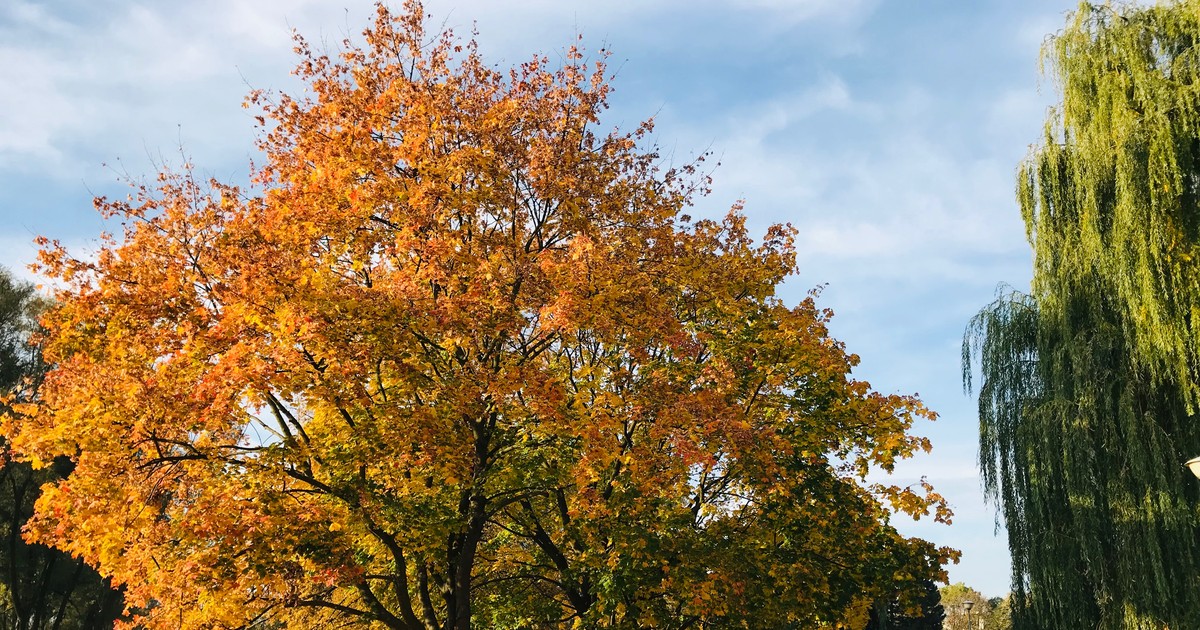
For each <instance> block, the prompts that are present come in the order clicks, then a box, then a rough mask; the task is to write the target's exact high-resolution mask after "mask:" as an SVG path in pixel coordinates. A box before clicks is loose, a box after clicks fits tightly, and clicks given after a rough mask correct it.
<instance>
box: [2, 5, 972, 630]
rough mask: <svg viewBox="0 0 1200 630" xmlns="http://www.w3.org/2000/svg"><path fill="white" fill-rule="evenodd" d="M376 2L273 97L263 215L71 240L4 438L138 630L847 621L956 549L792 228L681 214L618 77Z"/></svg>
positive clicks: (133, 213) (225, 201)
mask: <svg viewBox="0 0 1200 630" xmlns="http://www.w3.org/2000/svg"><path fill="white" fill-rule="evenodd" d="M424 23H425V20H424V16H423V13H422V10H421V7H420V6H419V5H418V4H416V3H409V4H408V5H407V6H406V10H405V11H404V12H403V13H401V14H398V15H393V14H391V13H389V12H388V11H387V10H386V9H384V8H382V7H381V8H380V9H379V11H378V16H377V19H376V21H375V22H374V24H373V26H372V27H371V28H369V29H367V30H366V31H365V33H364V43H363V44H362V45H361V46H360V45H355V44H353V43H351V42H346V43H345V44H344V48H343V49H342V50H341V51H340V52H339V53H337V54H322V53H319V52H316V51H314V50H312V49H311V48H310V46H309V45H308V44H307V43H306V42H305V41H304V40H303V39H300V38H298V39H297V49H296V50H297V52H298V54H299V56H300V63H299V66H298V69H297V74H298V75H299V77H300V78H301V79H302V80H303V81H304V82H305V84H306V86H307V90H306V91H305V93H304V96H300V97H293V96H289V95H286V94H285V95H270V94H265V93H255V94H253V95H252V96H251V98H250V99H249V102H248V106H250V107H253V108H260V109H261V111H262V118H261V119H260V120H261V121H262V123H263V126H264V131H263V134H264V135H263V136H262V140H261V149H262V150H263V152H264V153H265V156H266V158H265V159H266V161H265V164H264V165H263V166H262V167H261V169H260V170H259V171H257V175H256V182H257V184H258V188H256V189H255V190H256V191H259V192H253V191H247V190H242V189H238V188H235V187H232V186H227V185H222V184H219V183H216V182H201V181H197V180H196V179H195V178H194V177H193V176H192V173H191V171H189V170H187V169H184V170H183V171H181V172H174V173H171V172H166V173H163V174H161V175H160V176H159V178H158V181H157V183H154V184H149V185H145V186H142V187H140V188H139V189H138V190H137V192H136V194H135V195H134V198H133V200H132V201H129V202H122V201H109V200H104V199H100V200H98V201H97V205H98V207H99V208H100V210H101V211H102V212H103V213H104V214H105V215H106V216H108V217H113V218H115V219H116V220H120V221H122V222H123V224H124V229H123V231H122V233H121V234H120V235H118V236H115V237H111V238H109V239H108V240H106V241H105V244H104V245H103V246H102V247H101V248H100V251H99V252H98V254H97V255H96V256H95V257H94V258H90V259H86V260H85V259H79V258H74V257H72V256H71V255H70V254H69V253H68V252H66V251H65V250H64V249H63V248H61V247H60V246H58V245H57V244H53V243H47V244H46V246H45V248H44V250H43V252H42V257H41V260H42V270H43V271H44V272H45V273H46V274H48V275H50V276H51V277H53V278H55V279H56V280H57V283H58V284H57V286H60V287H62V288H61V289H60V290H58V291H57V292H56V294H55V304H54V306H53V307H52V309H51V310H50V312H49V313H48V314H47V315H46V316H45V318H44V322H45V325H46V327H47V329H48V330H47V332H46V335H45V338H46V346H45V352H46V356H47V357H48V358H49V360H50V361H51V362H52V363H53V364H54V369H53V370H52V371H51V372H50V373H49V374H47V376H46V379H45V383H44V385H43V387H42V391H41V396H40V399H39V400H38V401H37V402H36V404H31V405H25V406H23V407H21V408H20V409H19V410H18V412H19V414H18V415H17V417H15V418H14V419H13V420H12V421H11V422H10V424H9V429H8V432H9V434H10V436H11V439H12V440H13V444H14V445H15V447H16V448H18V449H19V450H20V452H21V453H23V454H24V455H25V456H26V457H28V458H29V459H30V460H31V461H33V462H34V463H35V464H39V463H40V464H44V463H45V462H49V461H51V460H52V458H54V457H58V456H62V455H66V456H68V457H70V458H71V460H72V462H73V463H74V466H75V470H74V472H73V474H72V475H71V477H70V478H69V479H68V480H66V481H61V482H59V483H57V484H55V486H53V487H51V488H49V489H48V490H47V491H46V493H45V494H44V495H43V497H42V499H41V500H40V501H39V502H38V514H37V516H36V517H35V519H34V521H33V522H32V523H31V525H30V535H31V536H32V537H33V538H34V539H36V540H38V541H41V542H46V543H51V544H54V545H56V546H58V547H60V548H62V549H66V550H69V551H70V552H71V553H75V554H79V555H81V556H82V557H83V558H85V559H87V560H88V561H89V562H92V563H94V564H96V565H97V566H99V567H100V570H101V571H102V572H103V573H104V574H105V575H109V576H112V579H113V580H114V581H115V582H116V583H119V584H122V585H124V586H125V588H126V589H127V598H128V600H129V601H130V602H131V604H132V605H135V606H138V607H140V608H141V610H142V613H143V615H142V617H141V618H140V619H139V620H138V623H140V624H144V625H145V626H146V627H163V628H167V627H169V628H181V627H183V628H190V627H206V628H207V627H245V626H247V625H251V624H256V623H263V624H266V623H280V624H286V625H288V626H289V627H291V626H295V627H328V626H330V625H333V624H338V625H359V626H362V627H367V626H370V627H386V628H425V629H434V628H445V629H466V628H470V627H485V628H558V627H595V628H603V627H611V628H635V627H657V628H687V627H692V628H699V627H705V628H720V627H760V628H766V627H772V628H816V627H831V626H832V625H833V624H836V623H838V622H839V621H840V620H842V619H843V618H844V617H846V616H847V615H849V614H851V613H852V612H853V611H854V610H856V609H859V608H861V607H862V606H863V604H864V602H870V601H872V600H874V599H876V598H877V597H879V596H881V595H883V594H884V593H887V594H892V593H896V592H906V591H915V590H917V589H919V588H920V585H921V584H922V580H925V579H928V578H931V577H937V576H940V575H941V566H942V565H943V564H944V563H945V562H946V561H947V560H948V558H950V557H952V556H953V554H954V552H952V551H950V550H947V549H938V548H935V547H934V546H933V545H932V544H930V543H928V542H926V541H923V540H919V539H911V538H905V537H903V536H901V535H899V534H898V533H897V532H896V530H895V529H893V527H892V526H891V525H890V524H889V520H890V518H892V516H893V514H895V513H897V512H899V513H903V514H907V515H912V516H914V517H921V516H925V515H930V514H932V516H933V517H934V518H937V519H938V520H946V519H947V518H948V511H947V510H946V508H945V505H944V503H943V501H942V500H941V497H939V496H938V495H936V494H935V493H933V491H932V489H931V488H929V487H928V485H925V484H916V485H914V486H909V487H896V486H889V485H886V484H878V483H870V482H868V481H867V480H866V477H867V473H868V471H869V470H871V469H883V470H890V469H891V468H892V466H893V464H894V462H895V461H896V460H898V459H900V458H904V457H908V456H910V455H911V454H913V453H914V452H915V451H918V450H927V449H928V448H929V443H928V441H927V440H925V439H923V438H919V437H915V436H913V435H911V434H910V433H909V430H910V427H911V425H912V423H913V422H914V420H916V419H918V418H933V416H934V414H933V413H932V412H930V411H928V410H927V409H926V408H925V407H924V406H923V405H922V404H921V402H920V401H919V400H917V399H916V398H914V397H909V396H902V395H883V394H879V393H876V392H874V391H872V390H871V388H870V386H869V385H868V384H867V383H865V382H862V381H858V380H855V379H853V378H852V377H851V375H850V372H851V369H852V368H853V367H854V365H855V364H856V363H857V361H858V359H857V357H856V356H855V355H853V354H849V353H848V352H846V350H845V348H844V346H843V345H842V344H841V343H840V342H838V341H836V340H834V339H833V338H831V337H830V336H829V333H828V330H827V323H828V319H829V317H830V315H831V314H830V313H829V311H827V310H823V309H821V308H819V307H818V306H817V305H816V302H815V300H814V297H813V296H810V297H808V298H807V299H804V300H802V301H801V302H800V303H798V304H795V305H793V306H788V305H785V304H784V303H783V301H782V300H781V299H780V298H778V297H776V294H775V291H776V288H777V287H778V286H779V284H780V283H781V282H782V281H783V280H784V278H786V277H787V276H788V275H789V274H791V273H792V272H793V270H794V265H795V254H794V251H793V245H792V239H793V234H794V230H793V229H792V228H790V227H787V226H774V227H771V228H769V229H768V231H767V233H766V235H765V236H764V237H763V238H762V239H760V240H757V241H756V240H754V239H752V238H751V237H750V235H749V234H748V232H747V229H746V223H745V218H744V216H743V215H742V213H741V211H740V208H734V209H733V210H732V211H731V212H730V213H729V214H728V215H727V216H726V217H725V218H724V219H723V220H720V221H712V220H695V219H692V218H690V217H689V216H687V215H686V214H684V211H685V210H686V209H687V208H688V206H689V205H690V204H691V203H692V201H693V200H694V199H695V197H696V196H697V195H699V194H702V193H703V192H704V187H705V186H706V178H705V177H704V176H703V175H702V174H701V173H698V172H697V167H696V165H695V164H689V165H683V166H680V167H677V168H668V167H666V166H665V165H664V164H663V161H662V160H661V159H660V158H659V156H658V155H657V154H656V153H655V152H654V150H653V148H652V147H650V148H648V147H646V144H647V140H646V134H647V133H648V132H649V131H650V129H651V125H650V124H649V123H646V124H644V125H641V126H640V127H638V128H637V129H636V130H634V131H632V132H622V131H619V130H618V131H613V132H610V133H605V134H601V133H599V132H598V131H597V128H598V126H599V125H600V122H599V116H600V114H601V113H602V111H603V110H604V109H605V103H606V97H607V95H608V93H609V89H610V88H609V85H608V83H607V79H606V75H605V68H604V64H603V59H596V60H589V59H588V58H586V57H585V56H584V55H583V53H581V52H580V51H578V50H577V49H575V48H571V49H569V50H567V51H566V52H565V54H564V63H562V64H561V65H559V66H552V65H551V64H550V62H549V61H548V60H547V59H546V58H544V57H536V58H533V59H531V60H530V61H528V62H526V63H524V64H522V65H520V66H518V67H515V68H512V69H509V70H500V69H496V68H494V67H491V66H488V65H486V64H485V63H484V61H483V60H482V59H481V58H480V56H479V54H478V52H477V49H476V47H475V45H474V43H473V42H466V43H463V42H461V41H460V40H457V39H456V38H455V37H454V36H453V35H452V34H450V33H438V34H430V33H427V32H426V31H425V30H424Z"/></svg>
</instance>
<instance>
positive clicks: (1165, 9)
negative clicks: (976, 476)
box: [963, 0, 1200, 630]
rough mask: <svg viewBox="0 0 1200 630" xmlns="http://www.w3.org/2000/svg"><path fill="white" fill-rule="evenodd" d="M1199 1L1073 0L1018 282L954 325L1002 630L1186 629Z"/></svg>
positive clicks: (1198, 592)
mask: <svg viewBox="0 0 1200 630" xmlns="http://www.w3.org/2000/svg"><path fill="white" fill-rule="evenodd" d="M1198 39H1200V2H1196V1H1195V0H1186V1H1177V2H1165V3H1161V4H1159V5H1157V6H1154V7H1146V6H1139V5H1135V4H1129V5H1126V4H1105V5H1103V6H1097V5H1090V4H1083V5H1081V6H1080V8H1079V10H1078V11H1077V12H1076V13H1075V14H1074V15H1073V16H1072V17H1071V18H1070V20H1069V22H1068V24H1067V27H1066V28H1065V29H1064V30H1063V31H1061V32H1060V33H1058V34H1057V35H1055V36H1054V37H1053V38H1051V39H1050V40H1049V41H1048V43H1047V45H1046V48H1045V53H1044V54H1045V59H1046V62H1047V68H1048V70H1049V74H1050V75H1051V77H1052V78H1053V79H1054V81H1055V83H1056V84H1057V85H1058V86H1059V87H1060V88H1061V91H1062V103H1061V105H1060V106H1059V107H1057V108H1055V109H1053V110H1051V112H1050V117H1049V120H1048V121H1047V124H1046V130H1045V134H1044V138H1043V141H1042V143H1041V145H1040V146H1038V147H1036V148H1035V149H1033V151H1032V152H1031V154H1030V155H1029V157H1028V159H1027V160H1026V161H1025V162H1024V163H1023V164H1022V165H1021V168H1020V172H1019V177H1018V187H1017V188H1018V190H1017V192H1018V200H1019V202H1020V205H1021V211H1022V214H1023V217H1024V219H1025V224H1026V230H1027V233H1028V236H1029V240H1030V243H1031V244H1032V246H1033V253H1034V279H1033V285H1032V289H1031V292H1030V293H1029V294H1024V293H1022V292H1019V291H1010V290H1005V291H1002V292H1001V293H1000V295H999V296H998V297H997V300H996V301H995V302H994V303H993V304H991V305H989V306H988V307H987V308H986V309H984V311H982V312H981V313H980V314H979V315H978V316H977V317H976V318H975V319H974V320H973V321H972V323H971V324H970V327H969V328H968V332H967V337H966V339H965V340H964V346H963V348H964V375H965V376H966V377H967V382H968V385H969V384H970V380H971V376H972V366H971V362H972V361H973V360H978V361H979V372H978V374H979V375H980V376H981V377H982V378H981V380H980V383H979V385H980V388H979V415H980V452H981V454H980V458H981V466H982V474H983V480H984V484H985V486H986V488H987V490H988V492H989V494H990V496H991V497H992V498H993V499H994V500H995V501H996V502H997V503H998V505H999V507H1000V511H1001V514H1002V516H1003V519H1004V522H1005V524H1006V526H1007V530H1008V536H1009V547H1010V549H1011V551H1012V557H1013V595H1012V612H1013V621H1014V626H1015V627H1017V628H1038V629H1055V628H1062V629H1064V630H1065V629H1071V628H1085V627H1086V628H1163V627H1171V628H1190V627H1200V589H1198V588H1197V586H1198V584H1197V582H1196V577H1195V576H1196V575H1197V573H1198V569H1200V519H1197V514H1200V511H1198V510H1200V487H1198V486H1197V483H1196V480H1195V479H1194V478H1193V477H1192V476H1191V475H1190V474H1189V473H1188V472H1187V471H1186V470H1185V469H1183V468H1182V466H1181V465H1180V464H1181V462H1183V461H1185V460H1187V459H1189V458H1191V457H1193V456H1195V455H1197V454H1200V423H1198V422H1197V419H1196V417H1195V412H1196V410H1197V402H1198V400H1197V392H1198V391H1200V388H1198V387H1197V384H1198V383H1200V380H1198V379H1197V378H1196V375H1197V373H1198V372H1197V370H1198V368H1200V361H1198V356H1197V348H1198V347H1200V346H1198V339H1200V336H1198V334H1197V333H1198V332H1200V331H1198V330H1197V328H1196V326H1198V325H1200V319H1198V318H1197V315H1198V314H1200V284H1198V279H1200V273H1198V271H1200V268H1197V266H1196V265H1197V264H1200V263H1198V260H1197V254H1198V253H1200V251H1198V248H1200V231H1198V230H1200V207H1198V205H1197V204H1198V202H1200V99H1198V98H1197V95H1198V94H1200V56H1198V55H1197V51H1198V50H1200V48H1197V46H1196V44H1197V41H1198Z"/></svg>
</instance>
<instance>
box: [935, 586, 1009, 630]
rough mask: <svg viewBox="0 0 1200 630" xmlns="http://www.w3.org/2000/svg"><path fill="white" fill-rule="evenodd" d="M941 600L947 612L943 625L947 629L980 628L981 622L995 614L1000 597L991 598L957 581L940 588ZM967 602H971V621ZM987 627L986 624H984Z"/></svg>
mask: <svg viewBox="0 0 1200 630" xmlns="http://www.w3.org/2000/svg"><path fill="white" fill-rule="evenodd" d="M938 596H939V601H940V602H941V605H942V608H943V609H944V610H945V612H946V618H945V622H944V623H943V627H944V628H945V629H946V630H978V629H979V624H980V622H984V623H985V624H986V620H988V619H990V618H991V617H992V616H993V608H994V606H995V603H996V602H997V601H999V600H998V599H989V598H988V597H986V596H985V595H984V594H983V593H980V592H979V591H977V590H975V589H973V588H971V587H969V586H967V585H966V584H963V583H962V582H956V583H954V584H948V585H946V586H943V587H942V588H940V589H939V590H938ZM966 602H971V615H970V623H968V617H967V608H966V605H965V604H966ZM984 627H985V628H986V627H987V626H986V625H985V626H984Z"/></svg>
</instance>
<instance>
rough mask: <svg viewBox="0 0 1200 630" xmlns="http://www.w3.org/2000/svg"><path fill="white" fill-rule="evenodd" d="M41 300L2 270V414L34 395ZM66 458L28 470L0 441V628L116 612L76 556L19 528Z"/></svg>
mask: <svg viewBox="0 0 1200 630" xmlns="http://www.w3.org/2000/svg"><path fill="white" fill-rule="evenodd" d="M43 302H44V301H43V300H42V299H41V298H40V296H39V295H38V294H37V291H36V290H35V289H34V287H33V285H32V284H29V283H26V282H21V281H19V280H17V279H16V278H14V277H13V276H12V274H11V273H10V272H9V271H8V270H7V269H5V268H3V267H0V413H2V412H3V411H4V410H5V409H6V408H8V407H9V406H11V405H12V404H14V403H17V404H19V403H20V402H22V401H28V400H30V399H31V398H32V397H34V396H36V395H37V389H38V384H39V382H40V381H41V378H42V375H43V374H45V371H46V366H45V364H44V362H43V361H42V358H41V353H40V352H39V350H38V348H37V346H36V345H35V344H31V343H30V338H31V336H33V335H35V334H36V333H37V328H38V326H37V315H38V313H39V312H41V311H42V310H43V309H44V308H45V304H44V303H43ZM70 467H71V463H70V461H68V459H67V458H65V457H60V458H56V460H55V461H54V462H53V463H52V465H49V466H46V467H43V468H42V469H41V470H34V469H33V467H32V466H30V465H29V464H28V463H25V462H16V461H12V460H11V458H10V457H9V454H8V452H7V448H6V446H4V445H0V626H3V627H5V628H18V629H20V630H35V629H41V628H45V629H47V630H55V629H58V628H101V627H106V626H111V625H112V622H113V620H115V619H116V618H117V616H118V615H119V614H120V613H121V609H122V603H121V594H120V593H119V592H118V591H115V590H113V589H112V588H110V587H109V585H108V584H107V583H106V582H105V581H104V580H102V579H101V578H100V576H99V575H97V574H96V572H95V571H94V570H93V569H92V568H91V567H89V566H87V565H86V564H85V563H83V562H82V561H80V560H78V559H76V558H71V557H70V556H68V555H67V554H65V553H63V552H62V551H60V550H58V549H53V548H50V547H47V546H45V545H38V544H28V543H26V542H25V541H24V540H22V538H21V527H22V526H23V525H24V524H25V522H26V521H27V520H28V519H29V517H30V516H31V515H32V514H33V506H34V501H35V500H36V499H37V496H38V489H39V488H40V487H41V486H42V485H43V484H45V483H48V482H51V481H55V480H58V479H62V478H64V477H65V476H66V475H67V474H68V473H69V472H70Z"/></svg>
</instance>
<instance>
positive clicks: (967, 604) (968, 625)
mask: <svg viewBox="0 0 1200 630" xmlns="http://www.w3.org/2000/svg"><path fill="white" fill-rule="evenodd" d="M1196 459H1200V457H1197V458H1196ZM1196 465H1197V466H1200V462H1197V464H1196ZM974 605H975V602H973V601H971V600H969V599H968V600H967V601H965V602H963V608H966V609H967V630H971V607H972V606H974Z"/></svg>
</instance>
